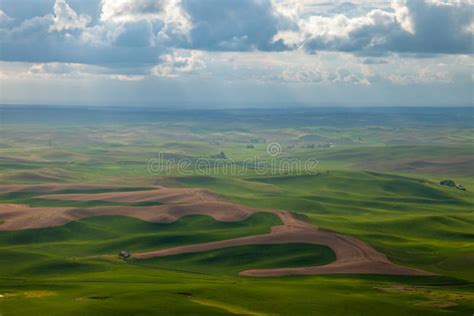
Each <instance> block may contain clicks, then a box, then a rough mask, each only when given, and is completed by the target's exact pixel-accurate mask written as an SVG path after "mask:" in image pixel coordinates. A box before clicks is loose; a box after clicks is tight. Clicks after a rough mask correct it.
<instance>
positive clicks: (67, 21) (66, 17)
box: [49, 0, 91, 31]
mask: <svg viewBox="0 0 474 316" xmlns="http://www.w3.org/2000/svg"><path fill="white" fill-rule="evenodd" d="M90 20H91V18H90V17H89V16H87V15H82V14H81V15H78V14H77V13H76V11H74V10H73V9H71V7H70V6H69V5H68V4H67V3H66V1H65V0H56V3H55V4H54V17H53V21H54V22H53V24H51V26H50V27H49V30H50V31H63V30H74V29H83V28H85V27H86V26H87V24H89V22H90Z"/></svg>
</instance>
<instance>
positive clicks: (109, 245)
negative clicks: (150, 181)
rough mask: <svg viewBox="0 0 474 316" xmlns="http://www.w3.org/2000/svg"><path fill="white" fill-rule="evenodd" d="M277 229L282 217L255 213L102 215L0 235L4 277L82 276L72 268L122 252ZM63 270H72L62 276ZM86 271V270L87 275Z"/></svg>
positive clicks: (262, 232) (1, 262) (94, 263)
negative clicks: (224, 218) (165, 217)
mask: <svg viewBox="0 0 474 316" xmlns="http://www.w3.org/2000/svg"><path fill="white" fill-rule="evenodd" d="M279 224H281V221H280V220H279V219H278V217H277V216H276V215H274V214H270V213H255V214H252V215H250V216H249V217H248V218H247V219H244V220H242V221H237V222H219V221H216V220H215V219H213V218H212V217H209V216H205V215H189V216H185V217H182V218H181V219H179V220H177V221H175V222H172V223H168V224H162V223H150V222H146V221H142V220H138V219H135V218H130V217H124V216H99V217H91V218H87V219H83V220H79V221H74V222H71V223H68V224H66V225H63V226H58V227H51V228H39V229H28V230H20V231H8V232H0V251H1V252H2V256H1V258H0V271H1V273H0V274H1V275H2V276H4V277H6V276H24V277H26V276H34V275H35V274H36V273H38V272H41V274H47V275H50V274H58V275H61V274H62V273H65V272H67V273H78V272H80V271H82V270H81V269H78V271H74V269H73V268H72V266H77V267H78V268H79V266H80V265H81V264H82V263H84V264H86V265H87V264H89V263H92V265H95V266H96V265H97V261H96V259H98V258H100V257H103V256H112V257H113V258H115V257H116V256H117V253H118V252H119V251H123V250H125V251H131V252H133V251H138V250H140V251H143V250H151V249H156V248H157V247H158V248H160V247H173V246H179V245H184V244H186V245H187V244H193V243H199V242H210V241H217V240H224V239H228V238H238V237H242V236H249V235H252V236H253V235H256V234H257V235H258V234H264V233H267V232H269V231H270V228H271V227H272V226H274V225H279ZM11 262H16V264H15V265H12V264H10V263H11ZM61 266H68V267H69V266H70V267H71V269H66V270H67V271H62V270H61V269H60V267H61ZM88 267H89V268H93V267H92V266H88ZM88 267H84V269H83V270H84V271H88V269H87V268H88ZM66 268H67V267H66ZM92 270H93V269H92ZM84 271H82V272H84Z"/></svg>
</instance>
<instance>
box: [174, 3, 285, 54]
mask: <svg viewBox="0 0 474 316" xmlns="http://www.w3.org/2000/svg"><path fill="white" fill-rule="evenodd" d="M182 5H183V8H184V10H185V11H186V12H187V14H188V15H189V18H190V20H191V23H192V28H191V30H190V41H191V43H190V44H189V45H190V47H192V48H194V49H203V50H217V51H219V50H220V51H246V50H262V51H268V50H282V49H285V46H284V45H283V42H282V41H280V40H274V36H275V35H276V34H277V32H278V26H279V23H281V21H280V19H282V18H283V17H281V16H279V15H278V14H277V13H276V12H275V11H274V10H273V8H272V5H271V3H270V2H269V1H259V0H226V1H221V0H183V2H182Z"/></svg>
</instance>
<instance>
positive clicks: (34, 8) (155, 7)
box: [0, 0, 474, 108]
mask: <svg viewBox="0 0 474 316" xmlns="http://www.w3.org/2000/svg"><path fill="white" fill-rule="evenodd" d="M473 9H474V4H473V3H471V1H470V0H457V1H455V0H452V1H443V0H405V1H404V0H394V1H378V0H374V1H359V0H358V1H351V2H345V1H326V0H0V80H1V81H0V103H1V104H50V105H88V106H93V105H98V106H106V105H111V106H114V105H116V106H124V105H128V106H156V107H167V108H179V107H182V108H187V107H203V108H227V107H259V108H264V107H292V106H293V107H296V106H472V104H473V88H474V85H473V78H474V77H473V61H474V58H473V57H474V55H473V31H474V18H473V12H474V10H473Z"/></svg>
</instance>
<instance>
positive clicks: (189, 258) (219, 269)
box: [137, 244, 336, 274]
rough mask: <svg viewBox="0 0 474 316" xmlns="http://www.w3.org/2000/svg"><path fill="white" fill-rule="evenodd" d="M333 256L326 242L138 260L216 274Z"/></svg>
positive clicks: (324, 260) (301, 263) (314, 262)
mask: <svg viewBox="0 0 474 316" xmlns="http://www.w3.org/2000/svg"><path fill="white" fill-rule="evenodd" d="M334 260H336V255H335V254H334V252H333V251H332V250H331V249H330V248H328V247H326V246H318V245H310V244H281V245H255V246H239V247H229V248H224V249H218V250H213V251H207V252H204V253H195V254H193V253H191V254H181V255H175V256H168V257H163V258H153V259H148V260H144V261H139V262H137V264H139V265H143V266H147V267H164V268H174V269H181V270H186V271H196V272H206V273H213V274H215V273H221V274H229V273H233V274H236V273H238V272H239V271H243V270H247V269H259V268H285V267H304V266H316V265H324V264H328V263H330V262H332V261H334Z"/></svg>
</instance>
